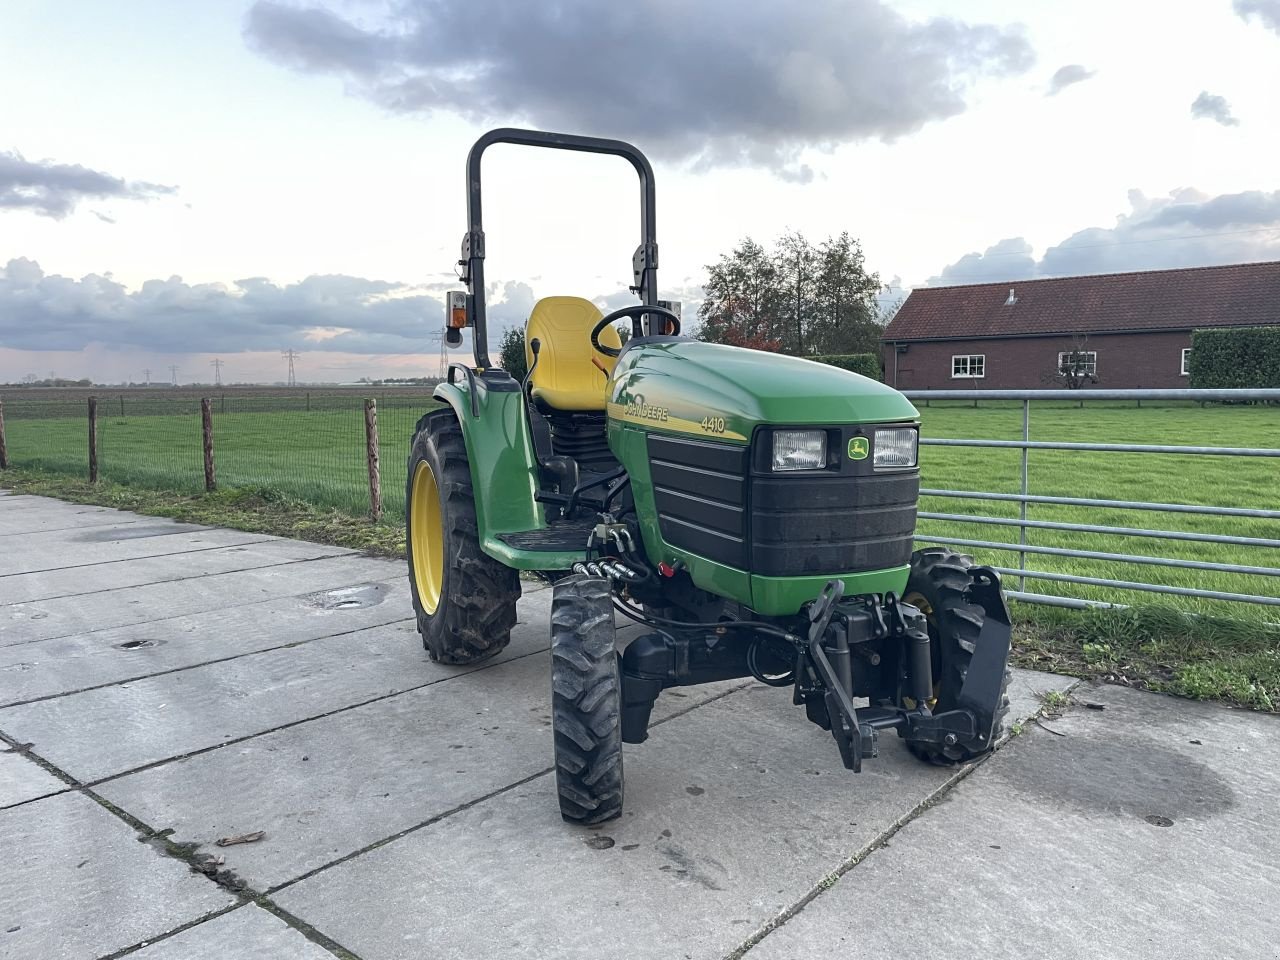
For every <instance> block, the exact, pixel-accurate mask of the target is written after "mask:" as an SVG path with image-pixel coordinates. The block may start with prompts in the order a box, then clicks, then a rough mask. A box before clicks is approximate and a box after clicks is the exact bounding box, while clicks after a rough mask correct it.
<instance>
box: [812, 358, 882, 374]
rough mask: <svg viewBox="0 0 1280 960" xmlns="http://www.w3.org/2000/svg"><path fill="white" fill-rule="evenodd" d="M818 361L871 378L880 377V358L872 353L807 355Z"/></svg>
mask: <svg viewBox="0 0 1280 960" xmlns="http://www.w3.org/2000/svg"><path fill="white" fill-rule="evenodd" d="M809 359H810V360H817V361H818V362H819V363H829V364H830V365H831V366H833V367H839V368H840V369H841V370H852V371H853V372H854V373H860V374H862V375H863V376H864V377H870V378H871V379H872V380H879V379H880V358H879V357H878V356H876V355H875V354H874V353H826V354H818V355H817V356H812V357H809Z"/></svg>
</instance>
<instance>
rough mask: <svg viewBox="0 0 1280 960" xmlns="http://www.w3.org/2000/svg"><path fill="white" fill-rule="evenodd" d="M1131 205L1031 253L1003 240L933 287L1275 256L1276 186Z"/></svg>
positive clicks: (1279, 241)
mask: <svg viewBox="0 0 1280 960" xmlns="http://www.w3.org/2000/svg"><path fill="white" fill-rule="evenodd" d="M1129 202H1130V205H1131V207H1132V210H1131V211H1130V212H1129V213H1127V214H1122V215H1120V216H1119V217H1117V218H1116V225H1115V226H1114V227H1088V228H1086V229H1084V230H1079V231H1077V232H1075V233H1073V234H1072V235H1071V236H1069V237H1067V238H1066V239H1065V240H1062V241H1061V242H1059V243H1056V244H1054V245H1052V246H1050V247H1049V248H1048V249H1047V250H1045V252H1044V255H1043V256H1042V257H1040V258H1038V259H1037V258H1036V257H1035V255H1034V252H1033V249H1032V247H1031V244H1030V243H1028V242H1027V241H1026V240H1025V239H1023V238H1022V237H1013V238H1009V239H1005V240H1001V241H1000V242H999V243H996V244H994V245H992V246H990V247H988V248H987V249H986V250H985V251H983V252H982V253H969V254H966V255H965V256H963V257H961V258H960V259H959V260H957V261H956V262H954V263H952V264H949V265H948V266H946V267H944V268H943V270H942V271H941V273H939V274H938V275H937V276H936V277H933V278H932V279H931V280H930V281H929V283H930V284H931V285H933V286H938V285H946V284H966V283H993V282H997V281H1004V280H1030V279H1035V278H1037V277H1065V276H1076V275H1080V274H1091V273H1122V272H1125V271H1129V270H1161V269H1168V268H1173V267H1203V266H1215V265H1219V264H1225V263H1248V262H1256V261H1260V260H1280V190H1276V191H1274V192H1271V193H1267V192H1265V191H1261V190H1250V191H1246V192H1244V193H1231V194H1222V195H1220V196H1216V197H1210V196H1208V195H1206V194H1203V193H1200V192H1199V191H1197V190H1192V189H1183V190H1176V191H1174V192H1173V193H1171V194H1170V195H1169V196H1167V197H1158V198H1150V197H1147V196H1145V195H1144V194H1143V193H1141V192H1140V191H1137V190H1133V191H1130V193H1129Z"/></svg>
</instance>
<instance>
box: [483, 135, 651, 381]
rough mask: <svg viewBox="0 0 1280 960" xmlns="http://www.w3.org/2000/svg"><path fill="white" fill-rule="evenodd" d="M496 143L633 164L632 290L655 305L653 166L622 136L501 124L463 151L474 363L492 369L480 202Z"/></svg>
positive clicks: (645, 301) (645, 302)
mask: <svg viewBox="0 0 1280 960" xmlns="http://www.w3.org/2000/svg"><path fill="white" fill-rule="evenodd" d="M495 143H514V144H518V145H520V146H525V147H549V148H551V149H553V150H578V151H582V152H585V153H606V154H611V155H613V156H616V157H623V158H625V159H626V160H628V161H629V162H630V163H631V166H633V167H635V171H636V173H637V174H638V175H639V177H640V246H639V247H637V248H636V252H635V254H634V255H633V256H632V258H631V267H632V271H633V273H634V276H635V286H633V287H631V290H632V292H633V293H636V294H638V295H639V297H640V302H641V303H644V304H646V305H648V306H656V305H657V303H658V241H657V238H656V234H655V230H656V211H655V200H654V197H655V193H654V185H653V167H651V166H649V161H648V160H647V159H646V158H645V155H644V154H643V153H641V152H640V151H639V150H638V149H636V148H635V147H633V146H632V145H631V144H629V143H625V142H623V141H622V140H602V139H599V138H598V137H577V136H573V135H572V134H566V133H544V132H543V131H540V130H518V129H515V128H514V127H502V128H499V129H497V130H490V131H489V132H488V133H486V134H485V135H484V136H482V137H481V138H480V139H479V140H477V141H476V142H475V144H474V145H473V146H472V147H471V152H470V153H468V154H467V232H466V234H465V235H464V236H463V238H462V258H461V259H460V260H459V261H458V265H459V266H461V267H462V270H463V272H462V276H461V279H462V281H463V283H465V284H466V285H467V321H468V324H467V325H468V326H470V327H471V343H472V347H473V350H474V353H475V360H476V366H477V367H481V368H483V369H488V368H489V367H490V365H491V364H490V362H489V341H488V338H487V329H486V316H485V302H484V296H485V295H484V289H485V288H484V225H483V223H482V219H481V203H480V158H481V157H482V156H483V155H484V152H485V150H486V149H487V148H488V147H490V146H492V145H493V144H495Z"/></svg>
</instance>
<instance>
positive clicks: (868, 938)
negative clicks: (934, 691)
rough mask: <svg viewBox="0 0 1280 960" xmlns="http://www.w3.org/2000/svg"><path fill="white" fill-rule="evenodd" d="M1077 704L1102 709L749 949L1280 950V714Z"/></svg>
mask: <svg viewBox="0 0 1280 960" xmlns="http://www.w3.org/2000/svg"><path fill="white" fill-rule="evenodd" d="M1080 697H1081V699H1087V700H1088V701H1090V702H1093V703H1097V704H1100V705H1102V706H1104V707H1105V710H1088V709H1082V708H1079V707H1077V708H1075V709H1073V710H1071V711H1070V712H1069V713H1068V714H1067V715H1066V716H1064V717H1062V718H1060V719H1058V720H1055V721H1053V722H1046V723H1045V726H1046V727H1048V728H1049V729H1051V730H1053V731H1054V732H1055V733H1056V734H1058V735H1054V734H1051V733H1049V732H1048V731H1047V730H1045V729H1041V728H1039V727H1034V726H1033V727H1032V728H1031V732H1030V735H1029V736H1028V737H1026V738H1025V740H1023V741H1020V742H1018V743H1017V744H1016V745H1015V748H1013V749H1009V750H1006V751H1002V752H1000V753H998V754H997V755H996V756H995V757H994V758H992V760H991V761H990V762H989V763H987V764H986V765H984V766H983V768H982V770H981V771H980V773H981V775H980V776H973V777H970V778H968V779H966V780H965V782H964V783H962V784H960V785H959V786H957V787H956V789H955V790H954V791H952V792H951V793H950V794H948V796H947V798H946V800H945V802H943V803H940V804H939V805H938V806H937V808H936V809H934V810H931V811H930V812H929V815H928V816H925V817H920V818H919V819H917V820H915V821H913V822H912V823H910V824H908V825H907V826H905V827H904V828H903V829H902V831H901V832H900V833H898V834H897V835H896V836H895V837H894V838H893V840H892V843H891V844H890V845H888V846H887V847H885V848H884V849H880V850H877V851H875V853H873V854H872V855H871V856H869V857H868V858H867V859H866V860H865V861H864V862H863V863H861V864H859V866H858V868H857V869H856V870H854V871H853V872H851V873H849V874H847V875H846V876H844V877H842V878H841V879H840V880H839V881H838V882H837V883H836V884H835V885H834V886H832V888H831V889H830V890H828V891H826V892H825V893H824V894H823V895H822V896H821V897H819V898H818V899H817V900H815V901H814V902H813V903H811V904H809V905H808V907H807V908H806V909H805V910H804V911H803V912H802V913H800V914H799V915H798V916H796V917H794V918H792V919H790V920H789V921H788V922H787V923H786V924H785V925H784V926H782V927H780V928H779V929H777V930H775V931H773V932H772V933H771V934H769V935H768V936H767V937H765V938H764V939H763V940H762V941H761V943H760V945H759V946H758V947H756V948H755V949H753V950H751V951H750V952H749V954H748V956H749V957H750V960H757V958H759V960H797V958H809V957H814V956H818V955H820V954H824V953H828V952H830V951H833V950H834V951H836V952H838V953H853V952H856V953H857V954H858V955H865V956H873V957H875V956H896V955H901V954H902V953H903V951H905V950H915V949H919V947H920V945H921V944H927V945H928V952H929V955H930V956H940V957H946V956H951V957H960V956H972V957H984V958H990V960H1006V958H1007V960H1015V958H1018V960H1023V958H1026V957H1032V956H1034V957H1043V958H1045V960H1076V958H1080V960H1084V958H1095V957H1107V958H1113V960H1129V958H1133V960H1150V958H1159V957H1179V958H1188V960H1191V958H1205V960H1210V958H1213V960H1220V958H1224V957H1257V958H1275V957H1280V919H1278V918H1277V912H1276V908H1277V904H1278V903H1280V899H1278V896H1277V891H1280V832H1277V830H1276V824H1277V809H1278V808H1277V798H1280V718H1276V717H1268V716H1259V715H1258V714H1251V713H1241V712H1236V711H1231V710H1225V709H1223V708H1221V707H1216V706H1206V705H1202V704H1195V703H1188V702H1186V701H1181V700H1174V699H1171V698H1168V697H1162V696H1157V695H1153V694H1147V693H1139V692H1136V691H1132V690H1126V689H1123V688H1120V687H1097V688H1091V689H1088V690H1087V691H1086V692H1082V693H1081V694H1080ZM922 867H923V868H925V869H927V872H928V876H929V877H930V879H932V880H934V881H936V883H937V888H936V891H935V892H934V893H933V894H932V895H930V896H928V897H925V896H922V895H921V893H920V891H919V890H918V888H917V887H916V883H917V882H918V880H919V878H920V874H921V870H922Z"/></svg>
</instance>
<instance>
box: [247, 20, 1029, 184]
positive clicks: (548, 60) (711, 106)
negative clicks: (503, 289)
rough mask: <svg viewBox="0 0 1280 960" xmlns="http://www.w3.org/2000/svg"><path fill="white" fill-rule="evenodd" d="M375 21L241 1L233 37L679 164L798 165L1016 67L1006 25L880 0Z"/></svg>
mask: <svg viewBox="0 0 1280 960" xmlns="http://www.w3.org/2000/svg"><path fill="white" fill-rule="evenodd" d="M389 9H390V10H391V11H392V12H390V13H389V14H387V15H386V16H385V17H383V18H381V19H366V20H363V21H359V22H357V21H355V20H350V19H344V18H343V17H341V16H339V15H338V14H336V13H334V12H332V11H331V10H329V9H327V8H325V7H320V6H314V5H313V6H306V7H299V6H293V5H288V4H286V3H283V2H280V0H258V2H256V3H255V4H254V5H253V6H252V7H251V8H250V9H249V12H248V14H247V16H246V19H245V28H244V32H245V37H246V40H247V42H248V43H249V44H250V46H252V47H253V48H254V49H256V50H257V51H259V52H260V53H261V54H262V55H264V56H266V57H268V58H270V59H272V60H274V61H276V62H278V63H280V64H283V65H285V66H287V67H289V68H291V69H295V70H299V71H304V72H308V73H319V74H334V75H337V76H340V77H342V78H343V79H344V80H345V81H346V82H347V86H348V89H349V90H352V91H353V92H355V93H356V94H358V95H360V96H363V97H366V98H368V99H370V100H372V101H374V102H375V103H378V104H380V105H382V106H383V107H385V108H387V109H389V110H393V111H397V112H405V113H424V114H430V113H433V112H436V111H444V112H448V113H452V114H456V115H458V116H461V117H463V118H465V119H467V120H469V121H473V122H476V123H481V122H484V123H494V122H503V123H507V122H519V123H527V124H531V125H534V126H538V127H542V128H545V129H551V130H566V131H571V132H582V133H590V134H594V135H598V136H621V137H625V138H627V139H634V140H636V141H637V142H639V143H641V144H644V145H645V147H646V148H649V149H652V150H653V151H654V152H655V154H659V155H664V156H666V157H669V158H672V159H677V160H687V161H691V162H692V164H693V165H694V166H695V167H702V168H706V167H712V166H733V165H744V164H745V165H752V166H763V167H768V168H770V169H772V170H774V171H775V172H779V173H782V174H785V176H787V177H788V178H790V179H794V180H799V181H804V180H806V179H808V178H809V177H811V176H812V171H807V170H806V169H805V168H804V167H803V166H802V165H801V164H800V163H799V155H800V153H801V151H803V150H804V149H805V148H809V147H818V148H828V147H831V146H834V145H835V144H838V143H844V142H849V141H857V140H864V139H877V138H878V139H882V140H892V139H894V138H897V137H901V136H905V135H907V134H910V133H913V132H915V131H917V130H919V129H920V128H921V127H923V126H924V125H925V124H927V123H929V122H931V121H935V120H941V119H945V118H947V117H951V116H954V115H956V114H959V113H962V112H964V110H965V109H966V106H967V99H966V97H967V94H968V91H969V88H970V87H971V86H972V84H973V83H974V82H976V81H977V80H979V79H981V78H983V77H988V76H994V77H1004V76H1009V75H1012V74H1017V73H1021V72H1023V71H1025V70H1027V69H1028V68H1029V67H1030V66H1031V65H1032V63H1033V62H1034V59H1035V57H1034V54H1033V52H1032V49H1031V46H1030V44H1029V43H1028V41H1027V39H1026V37H1025V36H1024V33H1023V31H1022V29H1021V28H1020V27H1002V26H993V25H990V24H969V23H965V22H961V21H959V20H955V19H950V18H935V19H932V20H927V21H923V22H916V21H911V20H908V19H906V18H905V17H903V16H901V15H899V14H898V13H896V12H894V11H893V10H891V9H890V8H889V7H888V6H887V5H886V4H885V3H883V2H881V0H809V2H807V3H803V4H780V3H745V4H744V3H741V2H738V0H701V2H698V3H685V2H678V0H628V2H625V3H601V2H599V0H560V2H557V3H523V2H522V3H512V2H510V0H402V2H399V3H396V4H393V5H391V6H390V8H389Z"/></svg>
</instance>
